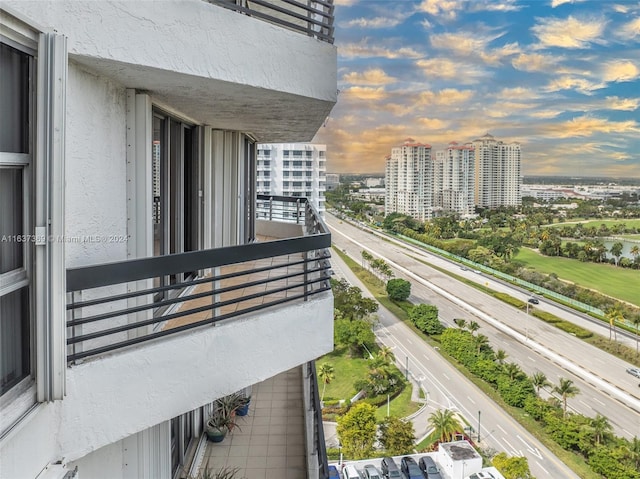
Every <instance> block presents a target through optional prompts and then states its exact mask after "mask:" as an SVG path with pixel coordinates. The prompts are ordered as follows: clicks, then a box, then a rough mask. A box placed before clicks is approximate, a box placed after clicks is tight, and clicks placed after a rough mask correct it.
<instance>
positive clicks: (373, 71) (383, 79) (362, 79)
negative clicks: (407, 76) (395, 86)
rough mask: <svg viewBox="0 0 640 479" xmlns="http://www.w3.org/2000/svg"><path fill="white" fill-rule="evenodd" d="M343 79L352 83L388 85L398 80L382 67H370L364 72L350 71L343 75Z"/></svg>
mask: <svg viewBox="0 0 640 479" xmlns="http://www.w3.org/2000/svg"><path fill="white" fill-rule="evenodd" d="M342 81H344V82H346V83H351V84H352V85H388V84H390V83H394V82H396V81H397V78H394V77H390V76H389V75H387V74H386V73H385V71H384V70H382V69H381V68H370V69H369V70H365V71H364V72H362V73H359V72H350V73H347V74H345V75H344V76H343V77H342Z"/></svg>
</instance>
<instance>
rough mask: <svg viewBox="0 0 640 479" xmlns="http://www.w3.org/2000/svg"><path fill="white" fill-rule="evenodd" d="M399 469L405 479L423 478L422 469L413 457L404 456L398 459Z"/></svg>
mask: <svg viewBox="0 0 640 479" xmlns="http://www.w3.org/2000/svg"><path fill="white" fill-rule="evenodd" d="M400 470H401V471H402V473H403V474H404V477H405V479H423V478H424V476H423V475H422V471H421V470H420V468H419V467H418V464H417V463H416V460H415V459H414V458H413V457H409V456H405V457H403V458H402V460H401V461H400Z"/></svg>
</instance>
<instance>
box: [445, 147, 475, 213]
mask: <svg viewBox="0 0 640 479" xmlns="http://www.w3.org/2000/svg"><path fill="white" fill-rule="evenodd" d="M474 171H475V159H474V149H473V147H472V146H470V145H458V144H457V143H455V142H454V143H450V144H449V146H448V147H447V149H446V150H445V152H444V158H443V161H442V182H441V186H440V188H439V190H438V191H439V192H440V194H441V198H442V199H441V207H442V209H443V210H444V211H445V212H455V213H457V214H458V215H460V216H462V217H464V216H470V215H473V214H474V210H475V204H474V186H475V185H474V183H475V174H474Z"/></svg>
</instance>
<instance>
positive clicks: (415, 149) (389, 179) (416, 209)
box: [385, 138, 433, 221]
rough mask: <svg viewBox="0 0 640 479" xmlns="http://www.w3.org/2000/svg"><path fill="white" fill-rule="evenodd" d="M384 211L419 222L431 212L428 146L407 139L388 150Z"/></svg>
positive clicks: (429, 150) (424, 219) (425, 218)
mask: <svg viewBox="0 0 640 479" xmlns="http://www.w3.org/2000/svg"><path fill="white" fill-rule="evenodd" d="M385 185H386V194H385V214H390V213H393V212H397V213H403V214H406V215H409V216H411V217H413V218H415V219H416V220H418V221H427V220H429V219H431V217H432V215H433V161H432V159H431V145H427V144H424V143H416V141H415V140H414V139H413V138H407V139H406V140H405V141H404V143H403V144H402V145H399V146H396V147H393V148H392V149H391V156H389V157H388V158H387V161H386V168H385Z"/></svg>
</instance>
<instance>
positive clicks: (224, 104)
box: [73, 55, 335, 143]
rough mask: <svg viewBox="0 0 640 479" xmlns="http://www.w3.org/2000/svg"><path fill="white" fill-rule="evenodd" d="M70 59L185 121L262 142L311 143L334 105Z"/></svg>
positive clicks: (98, 61)
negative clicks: (182, 116)
mask: <svg viewBox="0 0 640 479" xmlns="http://www.w3.org/2000/svg"><path fill="white" fill-rule="evenodd" d="M73 59H74V60H75V61H76V62H77V63H80V64H82V65H84V66H86V67H87V68H89V69H91V70H93V71H94V72H96V73H98V74H100V75H103V76H106V77H108V78H112V79H114V81H117V82H118V83H120V84H124V85H125V86H126V87H127V88H135V89H136V90H138V91H139V92H147V93H149V94H150V95H151V96H152V97H153V100H154V102H158V103H161V104H164V105H165V106H166V107H168V108H171V109H174V110H176V111H177V112H179V113H182V114H187V115H188V116H189V119H192V120H194V121H197V122H200V123H202V124H206V125H210V126H212V127H214V128H219V129H224V130H238V131H243V132H248V133H251V134H252V135H254V136H255V137H256V139H257V140H258V141H260V142H263V143H287V142H303V141H311V139H312V138H313V136H314V135H315V133H316V132H317V130H318V128H320V127H321V126H322V124H323V122H324V121H325V119H326V118H327V116H328V115H329V112H330V111H331V108H332V107H333V105H334V103H335V100H334V99H327V100H321V99H318V98H310V97H304V96H300V95H295V94H291V93H286V92H280V91H276V90H268V89H265V88H258V87H254V86H250V85H243V84H238V83H231V82H226V81H222V80H216V79H211V78H203V77H197V76H193V75H186V74H184V73H177V72H173V71H166V70H160V69H156V68H153V67H149V66H145V65H132V64H126V63H120V62H114V61H113V60H102V59H98V58H92V57H79V56H75V55H74V56H73Z"/></svg>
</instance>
